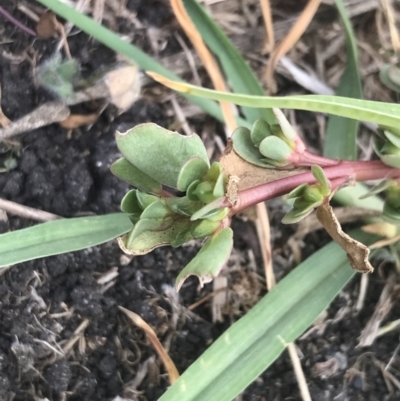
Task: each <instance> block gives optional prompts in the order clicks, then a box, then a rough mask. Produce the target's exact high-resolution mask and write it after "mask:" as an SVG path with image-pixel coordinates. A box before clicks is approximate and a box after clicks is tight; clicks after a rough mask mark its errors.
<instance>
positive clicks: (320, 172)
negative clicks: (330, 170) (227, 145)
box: [311, 165, 331, 196]
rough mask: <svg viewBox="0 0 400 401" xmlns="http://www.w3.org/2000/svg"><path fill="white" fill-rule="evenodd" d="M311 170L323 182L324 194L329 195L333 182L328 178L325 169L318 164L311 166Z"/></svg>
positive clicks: (322, 189) (322, 191)
mask: <svg viewBox="0 0 400 401" xmlns="http://www.w3.org/2000/svg"><path fill="white" fill-rule="evenodd" d="M311 172H312V175H313V176H314V178H315V179H316V180H317V181H318V182H319V183H320V184H321V194H322V195H323V196H328V195H329V194H330V192H331V183H330V181H329V180H328V179H327V178H326V175H325V172H324V170H323V169H322V168H321V167H320V166H318V165H314V166H311Z"/></svg>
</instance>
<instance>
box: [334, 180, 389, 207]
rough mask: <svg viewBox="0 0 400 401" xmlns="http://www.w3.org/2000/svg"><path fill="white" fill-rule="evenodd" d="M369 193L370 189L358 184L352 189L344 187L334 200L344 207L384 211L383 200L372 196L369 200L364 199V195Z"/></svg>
mask: <svg viewBox="0 0 400 401" xmlns="http://www.w3.org/2000/svg"><path fill="white" fill-rule="evenodd" d="M367 191H368V187H367V186H365V185H364V184H361V183H359V182H357V183H356V184H355V185H354V186H352V187H344V188H342V189H340V190H339V191H337V192H336V193H335V195H334V196H333V199H334V200H335V201H337V202H339V203H340V204H342V205H346V206H357V207H363V208H365V209H372V210H378V211H382V208H383V200H382V199H381V198H379V197H377V196H371V197H370V198H368V199H367V200H365V199H362V195H364V194H365V192H367Z"/></svg>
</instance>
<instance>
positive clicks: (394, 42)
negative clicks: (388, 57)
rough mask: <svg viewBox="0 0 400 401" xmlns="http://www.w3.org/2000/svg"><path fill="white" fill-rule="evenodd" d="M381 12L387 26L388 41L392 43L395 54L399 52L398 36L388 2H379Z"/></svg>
mask: <svg viewBox="0 0 400 401" xmlns="http://www.w3.org/2000/svg"><path fill="white" fill-rule="evenodd" d="M381 3H382V7H383V10H384V12H385V15H386V19H387V23H388V25H389V32H390V39H391V41H392V46H393V50H394V52H395V53H398V52H400V36H399V31H398V29H397V27H396V18H395V14H394V9H393V6H392V4H391V1H390V0H381Z"/></svg>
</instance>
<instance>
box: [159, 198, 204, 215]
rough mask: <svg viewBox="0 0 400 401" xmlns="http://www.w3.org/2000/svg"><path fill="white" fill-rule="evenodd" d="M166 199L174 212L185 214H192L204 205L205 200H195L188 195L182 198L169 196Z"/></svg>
mask: <svg viewBox="0 0 400 401" xmlns="http://www.w3.org/2000/svg"><path fill="white" fill-rule="evenodd" d="M165 201H166V203H167V206H168V207H169V208H170V209H171V210H172V211H173V212H175V213H179V214H182V215H184V216H191V215H192V214H194V213H196V212H197V211H198V210H199V209H201V208H202V207H203V206H204V204H203V202H200V201H193V200H191V199H190V198H189V197H188V196H184V197H182V198H167V199H166V200H165Z"/></svg>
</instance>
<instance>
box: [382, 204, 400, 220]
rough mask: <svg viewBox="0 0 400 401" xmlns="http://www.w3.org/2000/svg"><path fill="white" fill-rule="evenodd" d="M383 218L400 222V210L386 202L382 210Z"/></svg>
mask: <svg viewBox="0 0 400 401" xmlns="http://www.w3.org/2000/svg"><path fill="white" fill-rule="evenodd" d="M382 218H383V219H384V220H385V221H387V222H389V223H392V224H399V223H400V210H399V208H396V207H393V206H392V205H390V204H389V203H387V202H385V205H384V207H383V212H382Z"/></svg>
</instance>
